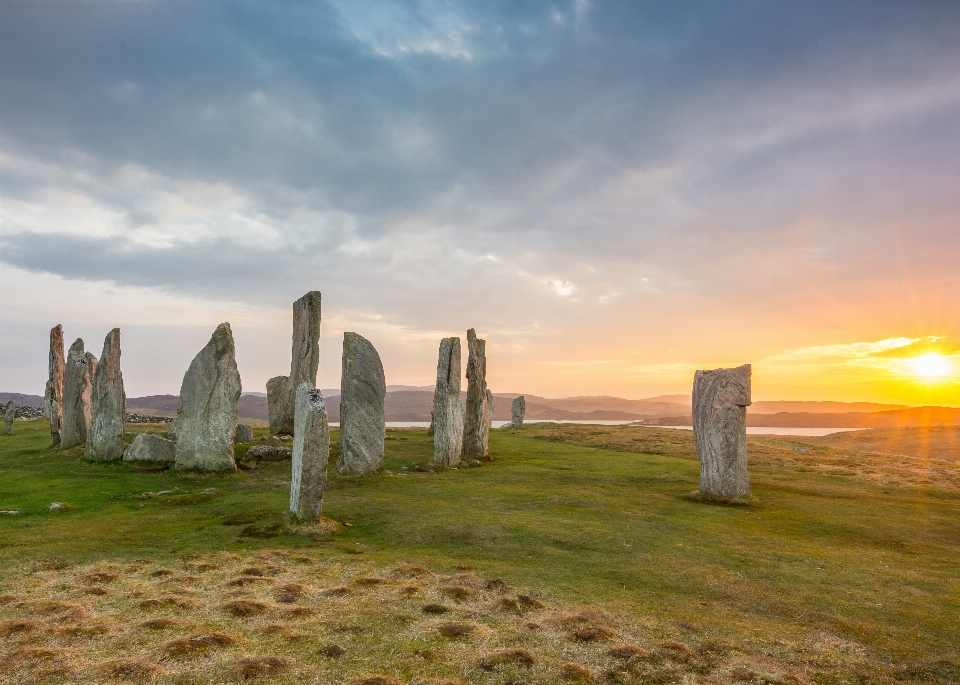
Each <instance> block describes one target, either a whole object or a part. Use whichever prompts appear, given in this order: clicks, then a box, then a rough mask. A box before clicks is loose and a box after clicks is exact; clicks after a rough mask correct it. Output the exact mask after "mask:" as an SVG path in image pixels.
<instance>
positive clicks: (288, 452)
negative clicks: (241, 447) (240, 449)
mask: <svg viewBox="0 0 960 685" xmlns="http://www.w3.org/2000/svg"><path fill="white" fill-rule="evenodd" d="M291 457H293V450H292V449H290V448H289V447H279V446H276V445H254V446H253V447H251V448H250V449H248V450H247V451H246V452H244V453H243V454H242V455H241V456H240V458H239V459H238V460H237V462H238V463H239V464H240V465H241V466H243V467H245V468H249V467H252V466H255V465H256V464H257V463H258V462H261V461H283V460H284V459H290V458H291Z"/></svg>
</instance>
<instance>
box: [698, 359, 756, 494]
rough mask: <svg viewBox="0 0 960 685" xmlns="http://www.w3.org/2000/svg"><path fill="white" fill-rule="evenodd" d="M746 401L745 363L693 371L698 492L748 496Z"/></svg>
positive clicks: (747, 386) (747, 396) (748, 403)
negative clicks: (698, 459)
mask: <svg viewBox="0 0 960 685" xmlns="http://www.w3.org/2000/svg"><path fill="white" fill-rule="evenodd" d="M750 403H751V401H750V365H749V364H746V365H744V366H739V367H737V368H735V369H714V370H712V371H697V372H696V374H694V377H693V437H694V440H695V441H696V445H697V455H698V456H699V457H700V492H702V493H704V494H706V495H711V496H714V497H720V498H723V499H740V498H744V497H749V496H750V474H749V473H748V471H747V407H748V406H749V405H750Z"/></svg>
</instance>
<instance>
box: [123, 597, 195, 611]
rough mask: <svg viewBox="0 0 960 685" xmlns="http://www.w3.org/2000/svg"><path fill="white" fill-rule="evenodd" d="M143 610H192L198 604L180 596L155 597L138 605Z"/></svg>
mask: <svg viewBox="0 0 960 685" xmlns="http://www.w3.org/2000/svg"><path fill="white" fill-rule="evenodd" d="M137 606H138V607H140V608H141V609H162V608H168V609H169V608H174V607H175V608H177V609H192V608H194V607H195V606H196V602H194V601H193V600H191V599H187V598H186V597H180V596H178V595H173V594H170V595H163V596H161V597H154V598H152V599H145V600H143V601H142V602H140V603H139V604H138V605H137Z"/></svg>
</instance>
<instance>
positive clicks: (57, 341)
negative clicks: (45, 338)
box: [43, 324, 64, 447]
mask: <svg viewBox="0 0 960 685" xmlns="http://www.w3.org/2000/svg"><path fill="white" fill-rule="evenodd" d="M63 370H64V359H63V326H61V325H60V324H57V325H56V326H54V327H53V328H51V329H50V351H49V353H48V355H47V385H46V387H45V388H44V390H43V415H44V416H46V417H47V418H48V419H50V445H51V446H53V447H56V446H57V445H59V444H60V430H61V428H62V426H63Z"/></svg>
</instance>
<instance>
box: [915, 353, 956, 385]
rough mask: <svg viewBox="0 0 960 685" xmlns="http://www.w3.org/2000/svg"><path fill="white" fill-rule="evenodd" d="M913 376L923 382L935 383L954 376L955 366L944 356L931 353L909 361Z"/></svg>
mask: <svg viewBox="0 0 960 685" xmlns="http://www.w3.org/2000/svg"><path fill="white" fill-rule="evenodd" d="M909 362H910V370H911V371H912V372H913V375H914V376H915V377H917V378H919V379H921V380H925V381H934V380H940V379H942V378H947V377H948V376H952V375H953V364H951V363H950V360H949V359H947V358H946V357H944V356H943V355H942V354H937V353H936V352H930V353H928V354H922V355H920V356H919V357H914V358H913V359H910V360H909Z"/></svg>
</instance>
